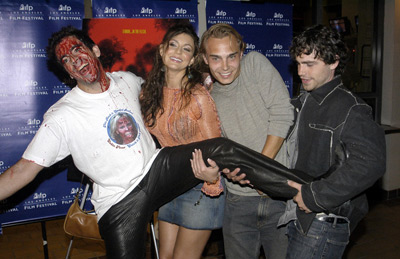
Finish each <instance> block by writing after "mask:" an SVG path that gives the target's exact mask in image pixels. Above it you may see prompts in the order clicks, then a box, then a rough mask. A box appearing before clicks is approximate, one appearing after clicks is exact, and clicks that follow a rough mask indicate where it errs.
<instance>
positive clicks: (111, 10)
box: [104, 7, 117, 14]
mask: <svg viewBox="0 0 400 259" xmlns="http://www.w3.org/2000/svg"><path fill="white" fill-rule="evenodd" d="M104 13H107V14H116V13H117V9H115V8H112V7H106V8H105V9H104Z"/></svg>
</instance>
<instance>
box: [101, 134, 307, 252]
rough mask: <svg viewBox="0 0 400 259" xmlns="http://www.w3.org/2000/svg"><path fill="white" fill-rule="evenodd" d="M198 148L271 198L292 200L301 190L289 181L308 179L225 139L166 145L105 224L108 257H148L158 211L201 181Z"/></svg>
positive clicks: (102, 221) (109, 212)
mask: <svg viewBox="0 0 400 259" xmlns="http://www.w3.org/2000/svg"><path fill="white" fill-rule="evenodd" d="M194 149H200V150H201V151H202V153H203V158H204V159H207V158H211V159H213V160H214V161H216V162H217V164H218V166H219V168H220V169H223V168H229V169H231V170H234V169H235V168H237V167H240V168H241V172H244V173H246V175H247V177H246V178H247V179H249V180H250V181H251V183H252V184H253V185H254V186H255V188H257V189H259V190H261V191H263V192H264V193H266V194H267V195H269V196H271V197H283V198H291V197H293V196H294V195H296V193H297V190H295V189H293V188H291V187H289V186H288V185H287V179H291V180H294V181H296V182H299V183H304V182H305V181H304V180H303V179H302V178H301V177H299V176H297V175H296V173H295V172H293V170H289V169H287V168H286V167H284V166H283V165H281V164H280V163H278V162H276V161H274V160H272V159H269V158H268V157H266V156H264V155H262V154H261V153H258V152H256V151H253V150H251V149H249V148H246V147H244V146H242V145H240V144H237V143H235V142H233V141H231V140H228V139H225V138H215V139H209V140H205V141H201V142H195V143H191V144H188V145H181V146H176V147H166V148H164V149H162V150H161V151H160V153H159V154H158V156H157V157H156V159H155V160H154V162H153V164H152V166H151V168H150V170H149V172H148V173H147V175H146V177H145V178H143V180H142V181H141V182H140V183H139V185H138V186H137V187H136V188H135V189H134V190H133V191H132V192H131V193H130V194H129V195H128V196H127V197H125V198H124V199H123V200H121V201H120V202H118V203H117V204H115V205H113V206H112V207H111V208H110V209H109V210H108V211H107V212H106V214H105V215H104V216H103V217H102V218H101V219H100V221H99V228H100V233H101V235H102V237H103V239H104V241H105V244H106V250H107V257H108V258H113V259H114V258H144V257H145V242H146V230H147V224H148V222H149V221H150V219H151V216H152V214H153V212H154V211H155V210H156V209H158V208H159V207H160V206H162V205H163V204H165V203H167V202H168V201H170V200H172V199H174V198H175V197H177V196H179V195H180V194H182V193H184V192H185V191H187V190H189V189H190V188H192V187H194V186H195V185H197V184H198V183H200V182H201V181H200V180H198V179H196V178H195V177H194V175H193V172H192V168H191V164H190V159H191V158H192V152H193V151H194Z"/></svg>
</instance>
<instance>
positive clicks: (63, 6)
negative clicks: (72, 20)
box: [58, 4, 72, 12]
mask: <svg viewBox="0 0 400 259" xmlns="http://www.w3.org/2000/svg"><path fill="white" fill-rule="evenodd" d="M71 10H72V8H71V6H68V5H61V4H60V6H59V7H58V11H66V12H69V11H71Z"/></svg>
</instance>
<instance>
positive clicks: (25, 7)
mask: <svg viewBox="0 0 400 259" xmlns="http://www.w3.org/2000/svg"><path fill="white" fill-rule="evenodd" d="M19 10H20V11H33V6H32V5H28V4H26V5H23V4H21V5H20V7H19Z"/></svg>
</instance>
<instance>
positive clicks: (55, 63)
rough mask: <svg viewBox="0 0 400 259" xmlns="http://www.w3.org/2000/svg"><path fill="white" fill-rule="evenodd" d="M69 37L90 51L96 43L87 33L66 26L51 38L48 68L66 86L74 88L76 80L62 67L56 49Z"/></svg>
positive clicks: (47, 49)
mask: <svg viewBox="0 0 400 259" xmlns="http://www.w3.org/2000/svg"><path fill="white" fill-rule="evenodd" d="M68 36H74V37H76V38H77V39H78V40H80V41H81V42H82V43H83V44H85V45H86V46H87V47H88V48H89V49H92V48H93V46H94V45H96V44H95V43H94V41H93V40H92V39H91V38H90V37H89V36H88V35H87V33H86V32H84V31H82V30H78V29H77V28H75V27H73V26H66V27H63V28H61V30H59V31H58V32H55V33H53V34H52V35H51V37H50V38H49V42H48V45H47V48H46V51H47V66H48V68H49V70H50V71H52V72H54V73H55V74H56V76H57V77H58V78H59V79H60V80H61V81H62V82H64V83H65V84H67V85H68V86H70V87H74V86H75V85H76V80H75V79H71V78H70V77H69V75H68V74H67V72H66V71H65V69H64V67H63V66H62V65H61V63H60V61H59V60H58V59H57V55H56V47H57V45H58V44H59V43H60V42H61V40H62V39H64V38H65V37H68Z"/></svg>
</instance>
